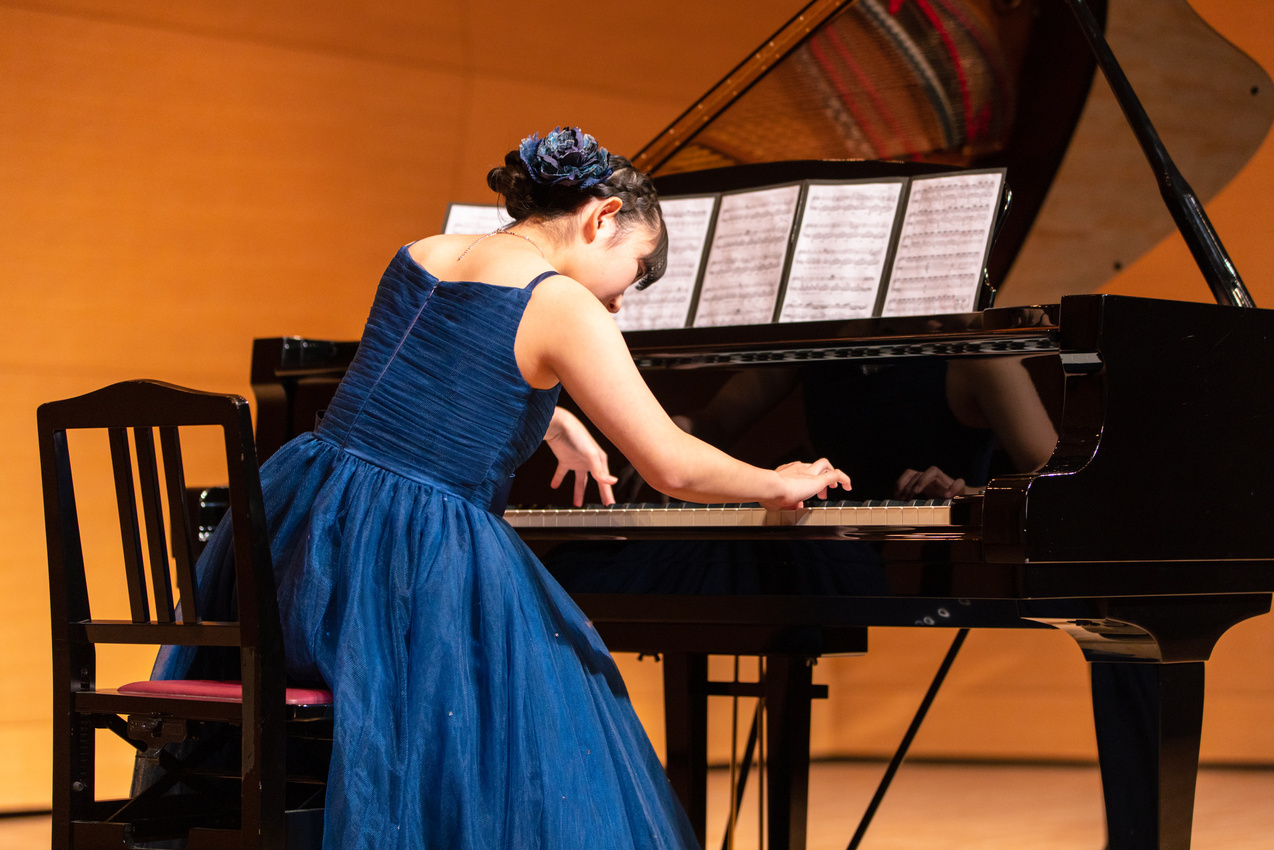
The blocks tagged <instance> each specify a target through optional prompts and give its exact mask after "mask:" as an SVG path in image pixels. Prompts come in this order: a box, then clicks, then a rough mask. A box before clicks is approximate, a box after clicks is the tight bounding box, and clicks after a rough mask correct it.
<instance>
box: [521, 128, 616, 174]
mask: <svg viewBox="0 0 1274 850" xmlns="http://www.w3.org/2000/svg"><path fill="white" fill-rule="evenodd" d="M518 156H520V157H521V158H522V163H523V164H524V165H525V166H526V170H527V171H529V172H530V173H531V179H532V180H534V181H535V182H536V183H539V184H541V185H550V186H572V187H575V188H578V189H587V188H589V187H590V186H596V185H597V184H598V183H601V182H602V181H604V180H605V179H606V178H608V177H610V175H611V173H612V171H613V169H611V167H610V154H609V153H608V152H607V151H606V148H604V147H602V146H601V145H599V144H597V139H594V138H593V137H592V136H590V135H589V134H588V133H585V132H584V131H583V130H581V129H580V128H579V127H567V128H565V129H563V128H561V127H557V128H555V129H554V130H553V132H551V133H549V134H548V135H547V136H545V137H544V138H543V139H541V138H540V134H539V133H532V134H531V135H529V136H527V137H526V138H525V139H523V140H522V144H520V145H518Z"/></svg>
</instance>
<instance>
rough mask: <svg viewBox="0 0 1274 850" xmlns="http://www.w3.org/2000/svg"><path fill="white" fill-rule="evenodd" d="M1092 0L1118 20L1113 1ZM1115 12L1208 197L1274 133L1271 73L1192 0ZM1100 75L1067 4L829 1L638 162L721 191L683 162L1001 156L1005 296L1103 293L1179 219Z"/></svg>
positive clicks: (1137, 70)
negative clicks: (1008, 206) (1005, 179)
mask: <svg viewBox="0 0 1274 850" xmlns="http://www.w3.org/2000/svg"><path fill="white" fill-rule="evenodd" d="M1088 5H1089V6H1090V7H1091V8H1092V10H1093V11H1094V13H1095V14H1096V15H1097V16H1098V18H1099V20H1107V15H1106V12H1107V3H1106V2H1104V0H1090V2H1089V3H1088ZM1109 5H1110V10H1109V18H1108V25H1107V34H1108V37H1109V40H1110V41H1111V42H1112V45H1113V47H1114V49H1115V51H1116V53H1117V54H1118V55H1119V58H1120V60H1121V62H1122V63H1123V64H1124V68H1125V71H1126V73H1127V74H1128V76H1129V78H1130V79H1131V80H1132V82H1133V85H1134V86H1135V87H1136V89H1137V92H1138V94H1139V95H1140V96H1141V98H1142V100H1143V102H1144V103H1145V105H1146V108H1147V111H1148V112H1149V114H1150V117H1151V119H1152V120H1153V121H1154V122H1155V124H1156V126H1157V127H1159V128H1160V132H1161V135H1162V136H1163V137H1164V141H1165V143H1166V145H1167V148H1168V150H1169V151H1170V152H1172V153H1173V155H1174V156H1176V157H1177V159H1178V161H1179V164H1180V166H1181V171H1182V172H1183V173H1184V174H1185V176H1186V178H1187V179H1188V180H1189V181H1190V183H1191V184H1192V185H1193V187H1194V190H1195V192H1196V194H1197V195H1198V196H1199V198H1200V199H1202V200H1206V199H1208V198H1210V197H1211V196H1212V195H1214V194H1216V192H1217V191H1219V190H1220V188H1221V187H1222V186H1224V185H1225V184H1226V183H1227V182H1228V181H1229V180H1230V178H1231V177H1233V176H1234V174H1236V173H1237V172H1238V170H1239V169H1240V168H1241V167H1242V165H1243V164H1244V163H1246V162H1247V160H1248V159H1250V158H1251V156H1252V154H1253V153H1254V152H1255V151H1256V149H1257V147H1258V146H1259V145H1260V143H1261V141H1262V140H1263V139H1264V137H1265V135H1266V133H1267V132H1268V130H1269V127H1270V124H1271V122H1272V121H1274V83H1272V82H1271V81H1270V78H1269V77H1268V75H1266V74H1265V72H1264V71H1263V70H1262V69H1261V68H1260V67H1259V66H1257V65H1256V64H1255V63H1254V62H1252V60H1251V59H1249V58H1248V57H1246V56H1245V55H1243V54H1242V53H1241V52H1239V51H1238V50H1237V49H1236V48H1235V47H1234V46H1233V45H1231V44H1230V43H1229V42H1227V41H1225V40H1224V39H1223V38H1221V37H1220V36H1219V35H1217V33H1216V32H1215V31H1213V30H1212V29H1210V28H1209V27H1208V26H1207V25H1206V24H1204V23H1203V22H1202V21H1201V20H1200V19H1199V17H1198V16H1197V14H1195V13H1194V11H1193V10H1192V9H1191V8H1190V6H1189V4H1188V3H1187V2H1186V0H1117V2H1111V3H1110V4H1109ZM1094 67H1095V65H1094V60H1093V56H1092V52H1091V50H1090V48H1089V46H1088V44H1087V43H1086V42H1085V40H1084V38H1083V36H1082V34H1081V32H1080V30H1079V28H1078V27H1077V26H1076V23H1075V20H1074V18H1073V16H1072V14H1071V12H1070V10H1069V9H1068V7H1067V3H1066V2H1064V0H857V2H854V0H814V2H811V3H809V5H807V6H806V7H805V8H804V9H802V10H801V11H800V12H799V13H798V14H797V15H796V16H794V17H793V18H792V20H791V21H789V22H788V23H787V24H786V25H784V27H782V28H781V29H780V30H779V31H778V32H777V33H775V34H774V35H773V36H772V37H771V38H769V39H767V40H766V42H765V43H764V44H762V45H761V46H760V47H759V48H758V49H757V50H756V51H754V52H753V53H752V54H751V55H750V56H748V57H747V58H746V59H745V60H744V61H743V62H741V63H740V64H739V66H738V67H736V68H735V69H734V70H733V71H731V72H730V73H729V74H728V75H727V76H726V77H725V79H723V80H722V81H721V82H720V83H718V84H717V85H716V86H714V87H713V88H712V89H711V90H710V91H709V92H708V93H707V94H706V95H705V96H704V97H703V98H701V99H700V100H699V101H698V102H697V103H695V104H694V105H692V106H691V107H690V108H689V109H687V110H686V112H685V113H683V114H682V115H681V116H680V117H679V118H678V119H677V120H676V121H674V122H673V123H672V124H671V125H670V126H669V127H668V128H667V129H666V130H664V132H662V133H661V134H660V135H659V136H658V137H656V138H655V139H654V140H653V141H651V142H650V143H649V144H648V145H647V146H646V147H645V148H644V149H642V151H640V152H639V153H638V155H637V156H636V157H634V162H635V164H636V165H637V166H638V167H640V168H643V169H646V170H649V171H651V173H653V174H654V175H655V176H656V177H657V178H658V179H659V181H660V185H661V188H663V189H664V191H671V192H677V191H683V189H682V187H685V186H693V187H694V188H700V187H702V186H704V185H705V184H704V183H703V181H702V180H701V179H700V180H696V181H694V182H687V181H686V179H685V178H688V177H689V176H690V175H688V174H687V172H696V173H698V174H702V172H703V170H704V169H714V168H720V167H724V166H732V165H740V164H755V163H771V162H780V161H789V160H809V159H824V160H912V161H921V162H932V163H942V164H947V165H952V166H967V167H993V166H1004V167H1007V168H1008V169H1009V171H1008V174H1009V185H1010V187H1011V189H1012V191H1013V209H1012V212H1011V213H1010V215H1009V216H1008V219H1007V220H1006V222H1005V224H1004V226H1003V228H1002V230H1001V232H1000V234H999V237H998V239H997V241H996V245H995V248H994V250H993V252H992V255H991V257H990V260H989V272H990V276H991V282H992V284H993V285H994V286H997V287H998V288H1000V289H1001V293H1000V298H999V301H998V302H997V303H998V304H1000V305H1011V304H1038V303H1051V302H1056V301H1058V300H1059V299H1060V297H1061V296H1062V295H1065V294H1076V293H1083V292H1091V291H1095V290H1096V289H1097V288H1098V287H1100V286H1101V284H1102V283H1104V282H1105V281H1106V280H1107V279H1108V278H1109V277H1110V276H1111V275H1113V274H1114V273H1115V272H1117V271H1118V270H1119V269H1120V268H1122V267H1123V266H1125V265H1127V264H1128V263H1130V262H1131V261H1132V260H1134V259H1136V257H1138V256H1140V254H1142V253H1144V252H1145V251H1146V250H1148V249H1149V248H1150V247H1151V246H1153V245H1154V244H1155V243H1156V242H1158V241H1159V240H1160V239H1162V238H1163V236H1165V235H1167V234H1168V233H1170V232H1171V231H1172V229H1173V222H1172V219H1171V217H1170V216H1169V214H1168V213H1167V212H1166V211H1165V210H1164V207H1163V204H1162V201H1161V200H1160V198H1159V197H1158V191H1157V190H1156V183H1155V179H1154V175H1153V173H1152V172H1151V171H1150V169H1149V168H1147V166H1146V162H1145V159H1144V158H1143V157H1142V155H1141V152H1140V150H1139V149H1138V147H1137V143H1136V140H1135V139H1134V137H1133V135H1132V133H1131V131H1130V130H1129V128H1128V126H1127V125H1126V124H1125V123H1124V121H1123V118H1122V115H1120V114H1119V110H1118V108H1117V106H1116V104H1115V101H1114V98H1113V97H1112V96H1111V94H1110V91H1109V88H1108V87H1107V85H1106V83H1105V81H1104V80H1103V79H1101V78H1100V75H1097V77H1098V78H1097V79H1096V80H1094V73H1093V72H1094ZM1090 92H1091V96H1090ZM1081 116H1082V117H1081ZM1077 125H1078V130H1077V129H1076V128H1077ZM1218 128H1224V133H1220V132H1218ZM1072 134H1074V142H1073V143H1072ZM1068 146H1069V148H1070V149H1069V150H1068ZM1059 166H1060V171H1059ZM711 173H712V172H709V174H711ZM724 174H727V175H728V172H724ZM1055 174H1056V175H1058V177H1057V179H1056V180H1054V175H1055ZM677 175H684V177H678V176H677ZM727 179H728V177H727ZM1050 187H1052V188H1051V189H1050ZM1046 198H1047V202H1046ZM1037 218H1038V220H1037ZM1019 253H1020V254H1021V256H1019ZM1010 267H1012V268H1013V272H1012V274H1011V275H1010V273H1009V271H1010Z"/></svg>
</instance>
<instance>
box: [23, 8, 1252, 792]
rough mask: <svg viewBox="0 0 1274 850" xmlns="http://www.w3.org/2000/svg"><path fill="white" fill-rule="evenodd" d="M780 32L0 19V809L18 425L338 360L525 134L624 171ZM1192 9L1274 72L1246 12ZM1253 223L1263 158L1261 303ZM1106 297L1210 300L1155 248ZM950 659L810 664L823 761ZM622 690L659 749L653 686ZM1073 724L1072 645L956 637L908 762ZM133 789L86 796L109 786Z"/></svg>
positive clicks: (44, 767)
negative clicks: (267, 348)
mask: <svg viewBox="0 0 1274 850" xmlns="http://www.w3.org/2000/svg"><path fill="white" fill-rule="evenodd" d="M799 5H800V3H799V2H782V3H779V2H771V3H768V4H765V8H764V9H762V10H760V11H756V12H753V13H750V14H749V15H748V16H737V15H729V16H728V18H727V20H728V21H729V27H728V29H722V28H721V27H720V19H719V15H720V12H719V9H720V6H719V4H717V3H713V2H709V0H648V2H645V3H643V4H642V5H641V7H640V10H639V11H638V12H637V13H633V12H631V9H632V5H631V4H628V3H622V2H618V0H603V2H600V3H595V4H592V6H590V7H589V13H588V14H587V15H581V16H580V17H579V18H577V19H575V20H573V21H572V22H571V23H570V25H569V26H563V25H562V24H561V22H560V21H556V20H552V19H551V18H552V17H553V16H552V15H545V16H544V19H537V17H536V16H535V15H530V16H528V15H526V14H524V13H523V11H522V7H521V6H519V5H518V4H514V3H502V2H497V0H470V2H467V3H441V2H425V3H417V2H409V0H383V2H377V3H373V4H370V5H368V6H366V7H361V8H360V7H358V6H355V5H353V4H340V3H322V4H317V6H316V5H315V4H312V3H301V2H300V0H286V2H280V3H273V4H264V5H255V6H254V5H250V4H242V3H236V2H231V0H210V2H205V3H197V4H171V3H164V2H159V0H57V2H53V0H27V2H5V1H4V0H0V75H2V76H3V79H4V85H3V89H2V91H3V93H2V94H0V103H2V104H3V108H0V256H3V257H4V263H3V266H2V267H0V328H2V329H3V337H2V338H3V346H2V347H0V361H2V362H3V367H2V368H0V389H2V391H3V399H4V401H3V404H0V470H3V474H2V478H0V485H2V486H0V541H3V545H2V546H0V577H2V579H0V580H2V585H3V588H4V593H3V594H0V645H2V646H3V647H4V649H5V651H4V653H3V657H2V659H0V680H3V681H4V682H5V683H6V693H7V694H8V697H7V699H6V700H5V704H4V707H3V709H0V811H4V810H23V809H38V808H43V807H47V805H48V802H49V799H50V791H49V782H50V777H49V762H50V755H49V753H50V747H51V743H50V732H49V714H50V686H49V650H48V643H49V623H48V615H47V584H46V565H45V556H44V540H43V534H42V528H43V519H42V511H41V504H40V488H39V472H38V461H37V456H36V439H35V428H34V425H35V416H34V412H35V408H36V406H37V405H38V404H39V403H40V402H42V401H46V400H49V399H54V398H62V397H66V396H70V395H75V394H78V393H81V392H85V391H87V390H90V389H92V388H95V387H97V386H100V385H103V384H105V383H108V382H111V381H115V380H121V379H125V378H133V377H150V378H157V379H161V380H167V381H172V382H175V383H179V384H186V385H191V386H196V387H201V388H205V389H212V390H218V391H233V392H239V393H241V394H243V395H245V396H249V397H250V388H249V386H248V381H247V377H248V355H249V347H250V343H251V340H252V339H253V338H254V337H258V336H273V335H282V334H302V335H307V336H311V337H319V338H337V339H348V338H354V337H356V336H357V335H358V333H359V331H360V329H361V326H362V322H363V319H364V318H365V316H366V311H367V308H368V306H369V304H370V301H371V297H372V293H373V288H374V286H375V283H376V281H377V279H378V277H379V274H380V272H381V270H382V269H383V268H384V265H385V264H386V263H387V262H388V260H389V258H390V257H391V255H392V253H393V251H394V250H395V249H396V248H397V247H398V246H399V245H401V244H403V243H405V242H408V241H410V240H413V239H415V238H419V237H421V236H425V235H428V234H429V233H431V232H435V231H436V230H437V229H438V228H439V226H440V224H441V221H442V217H443V214H444V210H445V208H446V204H447V203H448V202H449V201H468V202H486V201H489V200H491V198H490V197H489V193H488V192H487V191H486V189H485V186H484V183H483V175H484V174H485V172H486V170H487V168H489V167H490V166H491V165H494V164H497V163H498V162H499V160H500V158H501V156H502V155H503V153H504V152H505V151H506V150H507V149H509V148H510V147H512V146H513V145H514V144H516V142H517V141H518V140H519V139H520V138H521V137H522V136H524V135H525V134H527V133H528V132H530V131H532V130H537V129H538V130H541V131H544V130H547V129H551V128H552V127H553V126H554V125H555V124H563V123H571V124H579V125H582V126H583V127H585V128H587V129H589V130H590V131H591V132H593V133H595V134H596V135H597V136H598V137H599V138H600V139H601V140H602V142H603V143H604V144H606V145H607V146H609V147H611V148H612V149H613V150H616V151H621V152H627V153H633V152H635V151H636V150H637V149H638V148H639V147H640V145H641V144H643V143H644V142H645V141H647V140H648V139H649V138H650V137H651V136H652V135H653V134H654V133H656V132H658V130H659V129H660V128H662V127H663V126H664V125H665V124H666V123H668V121H670V120H671V119H672V118H673V117H675V116H676V115H677V114H678V113H679V112H680V111H681V110H682V109H684V108H685V107H686V106H687V105H688V104H689V103H690V102H691V101H692V100H693V99H694V98H695V97H696V96H697V95H699V94H700V93H701V92H703V91H704V90H706V89H707V87H708V86H709V85H711V84H712V83H714V82H715V81H716V80H717V79H718V78H719V77H720V76H722V75H723V74H724V73H725V71H726V70H728V69H729V68H730V67H733V65H734V64H735V63H736V62H737V61H738V60H739V58H740V57H742V56H743V55H745V54H746V53H747V51H749V50H750V49H751V48H753V47H754V46H755V45H756V44H758V43H760V41H761V39H763V38H764V37H765V36H767V35H768V34H769V33H770V32H772V31H773V30H774V29H775V28H776V27H777V26H778V25H779V24H781V23H782V22H783V21H784V20H786V19H787V18H788V17H789V16H790V15H791V14H792V13H793V12H794V11H795V10H796V8H797V7H798V6H799ZM1196 6H1197V8H1198V9H1199V10H1200V12H1201V13H1202V14H1203V15H1204V16H1205V17H1206V18H1208V20H1210V21H1211V22H1212V23H1213V24H1214V25H1215V26H1216V27H1217V28H1218V29H1219V30H1220V31H1221V32H1222V33H1224V34H1225V35H1227V36H1228V37H1229V38H1230V39H1231V40H1232V41H1234V42H1235V43H1236V44H1238V45H1239V46H1240V47H1241V48H1243V49H1245V50H1246V51H1247V52H1248V53H1249V54H1251V55H1252V56H1253V57H1254V58H1255V59H1256V60H1257V61H1258V62H1260V63H1261V64H1262V65H1263V66H1264V67H1266V68H1272V67H1274V21H1271V19H1270V17H1269V16H1268V15H1267V14H1265V13H1264V11H1263V10H1262V9H1260V8H1258V7H1259V6H1260V4H1251V3H1246V2H1244V0H1200V2H1198V3H1197V4H1196ZM708 31H711V32H712V33H713V35H712V37H711V38H706V39H705V38H703V33H705V32H708ZM1271 205H1274V146H1272V144H1271V143H1267V144H1266V145H1265V146H1264V147H1263V148H1262V149H1261V151H1260V152H1259V153H1258V155H1257V156H1256V158H1255V159H1254V160H1253V161H1252V163H1251V164H1250V165H1249V166H1248V168H1247V169H1246V170H1245V171H1244V172H1243V173H1242V174H1240V176H1239V177H1238V179H1236V180H1235V182H1234V183H1233V184H1232V185H1231V186H1230V187H1229V188H1227V189H1226V190H1225V191H1224V192H1223V193H1222V194H1221V195H1220V196H1219V197H1218V198H1217V199H1216V200H1215V201H1214V202H1213V203H1212V204H1211V205H1210V207H1209V210H1210V212H1211V214H1212V217H1213V220H1214V221H1215V223H1216V225H1217V227H1218V229H1219V230H1220V232H1221V234H1222V236H1223V238H1224V239H1225V240H1226V244H1227V245H1228V246H1229V248H1230V251H1231V253H1232V255H1233V257H1234V259H1235V261H1236V263H1237V264H1238V266H1239V268H1240V269H1241V270H1242V271H1243V273H1244V274H1245V276H1246V278H1247V280H1248V281H1249V284H1250V285H1251V287H1252V289H1253V292H1254V296H1255V298H1256V301H1257V303H1258V304H1265V305H1267V306H1269V305H1274V254H1272V253H1271V251H1270V249H1269V248H1268V247H1267V245H1268V236H1267V235H1268V231H1269V228H1270V224H1271V223H1272V222H1274V209H1272V208H1271ZM1110 289H1111V290H1112V291H1120V292H1135V293H1141V294H1152V295H1160V296H1166V297H1177V298H1184V299H1191V300H1207V297H1208V296H1207V292H1206V289H1205V288H1204V287H1203V285H1202V284H1201V283H1200V282H1199V280H1198V276H1197V273H1194V272H1192V271H1191V265H1190V260H1189V257H1188V254H1187V253H1186V251H1185V249H1184V248H1183V247H1182V246H1181V245H1180V244H1179V241H1178V240H1175V239H1173V240H1169V241H1168V242H1167V243H1165V244H1163V245H1160V246H1159V247H1158V248H1156V249H1155V250H1154V251H1153V252H1152V253H1150V254H1149V255H1147V256H1145V257H1143V258H1142V259H1141V260H1139V261H1138V262H1136V263H1135V264H1133V265H1132V266H1131V267H1129V268H1128V269H1127V270H1126V271H1125V273H1124V274H1123V275H1122V276H1121V277H1119V278H1117V279H1116V280H1115V281H1114V282H1112V284H1111V286H1110ZM1174 460H1175V459H1174ZM210 469H211V467H209V466H207V465H206V464H205V463H203V462H202V461H201V462H199V463H196V464H195V468H194V469H193V470H192V472H191V479H192V481H198V480H199V476H200V475H201V474H203V475H215V474H216V473H215V472H210V471H208V470H210ZM214 480H215V479H214ZM208 483H212V482H211V481H209V482H208ZM1183 495H1184V494H1183ZM110 554H111V553H110V552H109V550H103V551H101V552H100V553H99V556H100V557H103V558H105V557H109V555H110ZM93 556H94V552H90V557H93ZM950 636H951V635H950V633H949V632H945V631H918V630H917V631H910V630H907V631H904V630H878V631H875V632H873V633H872V651H871V653H870V654H869V655H868V656H866V657H864V658H858V659H827V660H824V661H823V662H822V663H820V665H819V667H818V671H817V676H818V678H819V679H820V680H821V681H825V682H828V683H829V684H831V685H832V694H833V697H832V699H831V700H829V701H828V702H826V703H824V704H820V705H819V706H818V707H817V708H816V715H815V729H816V731H815V735H814V750H815V752H816V754H819V755H880V754H884V753H886V752H888V751H890V750H891V748H892V747H893V745H894V743H895V742H896V740H897V739H898V737H899V736H900V735H901V733H902V731H903V729H904V728H905V726H906V723H907V720H908V718H909V716H910V713H911V711H912V710H913V709H914V706H915V705H916V703H917V702H918V701H919V699H920V696H921V694H922V693H923V690H924V687H925V683H926V682H927V680H928V678H929V676H930V675H931V674H932V671H933V670H934V669H935V668H936V666H937V664H938V662H939V660H940V658H941V656H942V653H943V652H944V650H945V647H946V644H947V642H948V641H949V639H950ZM1272 648H1274V618H1265V619H1262V620H1259V621H1255V622H1251V623H1247V624H1244V625H1242V626H1240V627H1238V628H1236V629H1235V630H1234V631H1233V633H1232V634H1231V635H1229V636H1227V637H1226V638H1225V639H1224V640H1222V642H1221V645H1220V647H1219V650H1218V653H1217V657H1216V660H1215V663H1214V664H1213V665H1212V667H1211V668H1210V673H1209V676H1210V679H1209V688H1210V696H1209V699H1210V703H1209V713H1208V717H1207V728H1206V731H1205V738H1204V757H1205V759H1209V760H1214V761H1238V762H1271V761H1274V727H1271V725H1270V724H1269V723H1267V722H1265V721H1266V720H1267V718H1268V717H1269V716H1270V715H1271V713H1274V676H1272V675H1271V673H1274V652H1271V649H1272ZM109 661H110V665H111V668H112V669H113V670H114V671H116V672H118V673H119V675H130V676H135V677H142V676H144V675H145V674H146V672H147V670H148V666H149V659H148V658H144V657H137V656H135V655H129V654H127V653H124V654H120V655H118V656H112V657H111V658H110V659H109ZM621 664H622V665H623V667H624V670H625V673H626V675H627V676H628V677H629V681H630V683H631V687H632V691H633V693H634V697H635V701H636V702H637V704H638V708H639V711H640V712H641V713H642V716H643V718H644V719H645V720H646V721H647V724H648V728H649V729H650V732H651V734H652V737H653V738H654V740H655V743H656V746H662V723H661V721H660V718H659V712H658V700H659V688H658V680H659V676H658V668H657V666H656V665H655V664H654V663H653V662H651V661H648V660H647V661H641V662H639V661H637V660H636V659H633V658H623V659H621ZM1087 701H1088V695H1087V684H1086V670H1085V666H1084V664H1083V662H1082V659H1081V657H1080V653H1079V650H1078V649H1077V648H1076V647H1075V646H1074V645H1073V644H1072V643H1071V641H1070V639H1069V638H1067V637H1065V636H1064V635H1062V634H1060V633H1051V632H1049V633H1044V632H1032V633H1016V632H1015V633H996V632H981V633H975V634H974V635H973V636H972V638H971V639H970V640H969V643H968V645H967V648H966V650H965V654H964V657H963V658H962V659H961V660H960V663H959V664H958V665H957V666H956V668H955V670H954V672H953V673H952V677H951V681H950V683H949V685H948V686H947V688H946V690H945V692H944V693H943V694H942V696H941V697H940V699H939V700H938V702H937V704H936V706H935V708H934V712H933V714H932V716H931V719H930V721H929V723H928V725H927V726H926V728H925V730H924V731H923V733H922V734H921V736H920V738H919V740H918V741H917V744H916V753H917V754H920V755H929V756H951V757H977V758H1031V759H1035V758H1038V759H1090V758H1092V757H1093V754H1094V745H1093V740H1092V738H1093V734H1092V724H1091V720H1090V719H1089V714H1088V702H1087ZM714 710H717V711H719V712H720V713H719V714H718V715H717V723H718V728H720V729H728V728H729V724H728V720H727V718H726V715H725V714H724V712H725V711H726V706H724V705H723V706H718V707H717V709H714ZM725 746H726V741H725V739H724V737H720V738H719V739H718V740H717V741H716V742H715V743H714V754H715V755H716V756H717V757H718V758H724V755H725ZM127 765H128V762H127V759H124V758H121V759H115V760H103V762H102V763H101V765H100V768H99V770H100V772H101V774H102V777H103V779H104V780H106V781H108V782H110V783H115V784H116V787H117V788H122V787H123V784H124V782H125V780H126V776H127Z"/></svg>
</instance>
